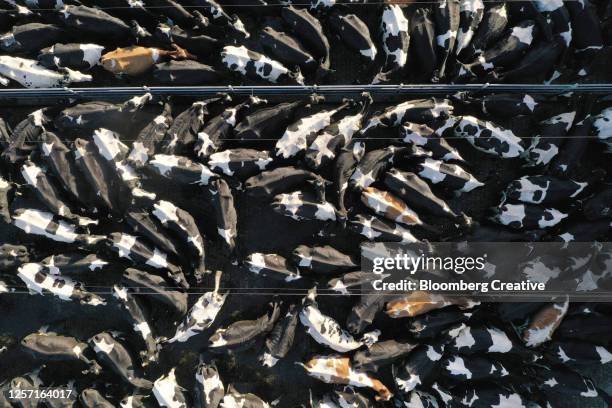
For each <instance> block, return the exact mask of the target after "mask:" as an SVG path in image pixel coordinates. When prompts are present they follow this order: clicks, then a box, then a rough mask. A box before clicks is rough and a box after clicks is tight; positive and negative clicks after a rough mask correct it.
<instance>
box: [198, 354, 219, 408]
mask: <svg viewBox="0 0 612 408" xmlns="http://www.w3.org/2000/svg"><path fill="white" fill-rule="evenodd" d="M195 380H196V381H195V387H194V395H195V398H194V399H195V401H196V404H197V405H198V406H199V407H202V408H217V407H218V406H219V403H220V402H221V400H222V399H223V396H224V395H225V389H224V387H223V382H221V377H220V376H219V370H218V369H217V366H216V365H215V364H214V363H211V364H206V363H203V362H201V363H200V364H198V366H197V368H196V374H195Z"/></svg>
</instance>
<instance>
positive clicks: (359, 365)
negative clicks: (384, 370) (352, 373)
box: [352, 340, 417, 372]
mask: <svg viewBox="0 0 612 408" xmlns="http://www.w3.org/2000/svg"><path fill="white" fill-rule="evenodd" d="M416 347H417V345H415V344H413V343H403V342H399V341H396V340H385V341H379V342H376V343H374V344H372V345H371V346H370V347H368V348H367V349H365V350H360V351H358V352H356V353H355V354H354V355H353V358H352V363H353V367H355V369H356V370H360V371H370V372H376V371H378V369H379V368H381V367H385V366H388V365H390V364H392V363H393V362H394V361H396V360H399V359H400V358H403V357H405V356H406V355H408V354H410V352H411V351H412V350H414V349H415V348H416Z"/></svg>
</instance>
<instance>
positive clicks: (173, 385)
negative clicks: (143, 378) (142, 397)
mask: <svg viewBox="0 0 612 408" xmlns="http://www.w3.org/2000/svg"><path fill="white" fill-rule="evenodd" d="M175 370H176V368H172V369H171V370H170V371H169V372H168V374H166V375H162V376H161V377H159V378H158V379H157V380H155V382H154V383H153V395H154V396H155V399H156V400H157V403H158V404H159V406H160V407H164V408H187V407H188V405H187V397H186V396H185V393H184V392H183V388H182V387H181V386H180V385H179V384H178V383H177V381H176V375H175V374H174V371H175Z"/></svg>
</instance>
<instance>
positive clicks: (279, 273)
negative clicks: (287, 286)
mask: <svg viewBox="0 0 612 408" xmlns="http://www.w3.org/2000/svg"><path fill="white" fill-rule="evenodd" d="M244 264H245V265H246V266H247V268H248V270H249V272H252V273H254V274H255V275H258V276H261V277H263V278H270V279H276V280H280V281H284V282H292V281H294V280H298V279H301V276H300V271H299V270H298V269H296V268H295V267H294V266H292V265H290V264H289V263H287V259H285V258H284V257H282V256H280V255H278V254H262V253H261V252H254V253H252V254H250V255H249V256H247V258H246V259H245V261H244Z"/></svg>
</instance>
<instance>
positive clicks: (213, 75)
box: [153, 60, 222, 86]
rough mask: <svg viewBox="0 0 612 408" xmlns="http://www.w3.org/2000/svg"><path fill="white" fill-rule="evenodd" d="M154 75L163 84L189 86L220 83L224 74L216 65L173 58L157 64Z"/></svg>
mask: <svg viewBox="0 0 612 408" xmlns="http://www.w3.org/2000/svg"><path fill="white" fill-rule="evenodd" d="M153 77H154V78H155V79H156V80H157V81H158V82H160V83H162V84H169V85H174V86H187V85H195V84H214V83H218V81H220V80H221V78H222V74H221V73H220V72H219V71H217V70H216V69H215V68H214V67H212V66H210V65H206V64H202V63H201V62H198V61H194V60H181V61H175V60H171V61H166V62H160V63H158V64H155V69H154V70H153Z"/></svg>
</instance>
